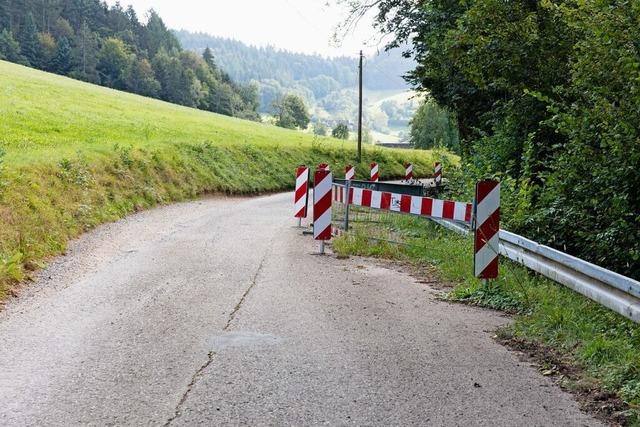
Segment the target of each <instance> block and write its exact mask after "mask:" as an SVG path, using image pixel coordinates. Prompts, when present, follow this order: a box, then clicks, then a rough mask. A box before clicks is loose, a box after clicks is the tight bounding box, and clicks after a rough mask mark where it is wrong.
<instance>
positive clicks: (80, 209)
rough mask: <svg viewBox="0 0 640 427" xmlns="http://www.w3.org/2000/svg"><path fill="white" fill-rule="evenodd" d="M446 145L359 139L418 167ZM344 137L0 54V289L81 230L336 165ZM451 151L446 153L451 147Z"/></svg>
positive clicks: (391, 174) (278, 183)
mask: <svg viewBox="0 0 640 427" xmlns="http://www.w3.org/2000/svg"><path fill="white" fill-rule="evenodd" d="M447 156H448V155H447V154H445V153H438V154H436V153H432V152H426V151H399V150H388V149H382V148H376V147H372V146H368V147H365V150H364V154H363V159H362V163H361V164H360V165H357V166H358V171H359V175H360V176H361V177H364V174H366V173H367V172H368V166H367V165H368V164H369V163H370V162H371V161H373V160H375V161H377V162H378V163H380V165H381V171H382V175H383V178H395V177H400V176H402V175H403V173H404V167H403V163H404V162H405V161H411V162H413V163H414V165H415V168H416V170H417V171H418V172H421V171H422V173H424V174H428V173H430V172H431V171H432V167H433V162H434V161H436V160H449V161H450V160H452V159H443V157H447ZM354 159H355V145H354V143H353V142H349V141H338V140H334V139H331V138H317V137H313V136H311V135H307V134H304V133H302V132H296V131H289V130H285V129H280V128H276V127H273V126H269V125H265V124H260V123H254V122H250V121H244V120H239V119H235V118H230V117H226V116H220V115H216V114H212V113H208V112H204V111H199V110H195V109H191V108H186V107H181V106H177V105H173V104H168V103H165V102H161V101H157V100H153V99H149V98H144V97H140V96H136V95H132V94H128V93H123V92H119V91H114V90H110V89H106V88H103V87H99V86H95V85H91V84H87V83H82V82H79V81H76V80H72V79H68V78H64V77H60V76H57V75H53V74H47V73H43V72H41V71H36V70H33V69H30V68H25V67H22V66H18V65H14V64H10V63H7V62H2V61H0V161H1V164H0V218H1V221H2V226H1V227H0V301H2V299H3V298H4V297H6V295H7V294H8V292H9V290H10V289H11V287H12V286H13V285H15V284H16V283H19V282H20V281H23V280H25V279H28V278H29V275H30V272H32V271H34V270H37V269H40V268H42V267H43V266H44V265H45V264H46V261H47V259H48V258H49V257H51V256H54V255H57V254H61V253H64V251H65V248H66V245H67V244H68V242H69V241H70V239H73V238H75V237H77V236H78V235H79V234H81V233H83V232H84V231H87V230H90V229H91V228H93V227H95V226H97V225H99V224H102V223H105V222H109V221H114V220H117V219H119V218H122V217H123V216H125V215H127V214H129V213H132V212H135V211H139V210H142V209H146V208H149V207H152V206H155V205H158V204H164V203H170V202H174V201H180V200H186V199H192V198H196V197H198V196H200V195H203V194H207V193H224V194H230V195H234V194H258V193H265V192H275V191H285V190H289V189H291V188H292V186H293V183H294V178H293V173H294V168H295V166H297V165H299V164H302V163H304V164H308V165H316V164H319V163H322V162H327V163H329V164H331V165H332V166H333V167H334V169H335V170H342V168H343V166H344V165H345V164H347V163H353V161H354ZM453 161H455V159H453Z"/></svg>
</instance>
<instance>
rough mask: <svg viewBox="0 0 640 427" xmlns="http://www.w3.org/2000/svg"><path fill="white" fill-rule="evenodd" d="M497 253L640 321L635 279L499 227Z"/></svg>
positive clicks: (458, 227) (452, 225)
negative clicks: (498, 250) (498, 248)
mask: <svg viewBox="0 0 640 427" xmlns="http://www.w3.org/2000/svg"><path fill="white" fill-rule="evenodd" d="M432 221H434V222H436V223H438V224H440V225H442V226H443V227H446V228H448V229H450V230H452V231H455V232H458V233H461V234H470V233H471V229H470V228H468V227H466V226H465V225H462V224H460V223H456V222H451V221H446V220H440V219H432ZM500 254H501V255H502V256H505V257H507V258H509V259H510V260H512V261H514V262H516V263H518V264H522V265H524V266H526V267H527V268H529V269H531V270H533V271H535V272H537V273H539V274H542V275H543V276H545V277H548V278H549V279H551V280H553V281H555V282H558V283H560V284H563V285H565V286H566V287H568V288H570V289H573V290H574V291H576V292H578V293H579V294H582V295H584V296H586V297H587V298H590V299H592V300H593V301H596V302H597V303H599V304H601V305H603V306H604V307H607V308H608V309H610V310H613V311H615V312H616V313H618V314H621V315H623V316H625V317H627V318H628V319H631V320H633V321H634V322H636V323H640V282H638V281H637V280H633V279H631V278H629V277H625V276H623V275H621V274H618V273H615V272H613V271H609V270H607V269H604V268H602V267H600V266H597V265H595V264H592V263H590V262H587V261H584V260H582V259H580V258H576V257H574V256H571V255H568V254H565V253H564V252H561V251H558V250H556V249H553V248H550V247H548V246H545V245H541V244H539V243H536V242H534V241H532V240H529V239H527V238H525V237H522V236H518V235H517V234H514V233H511V232H508V231H504V230H501V231H500Z"/></svg>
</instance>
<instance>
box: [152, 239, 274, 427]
mask: <svg viewBox="0 0 640 427" xmlns="http://www.w3.org/2000/svg"><path fill="white" fill-rule="evenodd" d="M270 249H271V246H269V247H268V248H267V250H266V251H265V253H264V256H263V257H262V260H260V264H259V265H258V269H257V270H256V273H255V274H254V275H253V278H252V279H251V283H250V284H249V287H248V288H247V289H246V290H245V291H244V293H243V294H242V297H241V298H240V301H238V303H237V304H236V306H235V307H234V308H233V310H232V311H231V313H230V314H229V317H228V319H227V323H226V324H225V326H224V328H222V331H223V332H226V331H228V330H229V328H230V327H231V323H232V322H233V319H235V317H236V315H237V314H238V312H239V311H240V308H242V304H243V303H244V302H245V300H246V299H247V297H248V296H249V293H250V292H251V290H252V289H253V288H254V287H255V286H256V283H257V282H258V278H259V277H260V273H261V272H262V269H263V268H264V264H265V261H266V260H267V255H268V254H269V252H270ZM215 355H216V353H215V351H210V352H209V353H208V354H207V360H206V361H205V363H204V364H203V365H202V366H200V367H199V368H198V370H197V371H196V372H195V374H193V377H192V378H191V382H190V383H189V385H188V386H187V389H186V390H185V392H184V394H183V395H182V397H181V398H180V401H179V402H178V404H177V405H176V408H175V411H174V413H173V416H172V417H171V418H169V419H168V420H167V422H165V423H164V427H169V426H170V425H171V424H173V422H174V421H175V420H177V419H178V418H180V416H181V415H182V407H183V406H184V404H185V403H186V402H187V399H188V398H189V394H191V391H192V390H193V387H195V385H196V383H197V382H198V379H199V378H200V377H201V376H202V374H203V373H204V371H205V370H206V369H207V368H208V367H209V366H210V365H211V364H212V363H213V358H214V356H215Z"/></svg>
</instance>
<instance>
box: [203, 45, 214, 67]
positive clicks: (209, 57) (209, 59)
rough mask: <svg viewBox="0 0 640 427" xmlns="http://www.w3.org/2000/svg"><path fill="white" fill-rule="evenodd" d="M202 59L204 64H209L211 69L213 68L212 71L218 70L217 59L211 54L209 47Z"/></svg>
mask: <svg viewBox="0 0 640 427" xmlns="http://www.w3.org/2000/svg"><path fill="white" fill-rule="evenodd" d="M202 59H204V62H206V63H207V65H208V66H209V68H211V69H212V70H215V69H216V62H215V59H214V57H213V52H211V49H209V47H207V48H206V49H205V50H204V53H203V54H202Z"/></svg>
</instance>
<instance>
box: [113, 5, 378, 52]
mask: <svg viewBox="0 0 640 427" xmlns="http://www.w3.org/2000/svg"><path fill="white" fill-rule="evenodd" d="M115 2H116V0H108V1H107V3H109V4H114V3H115ZM120 3H121V4H122V5H123V7H126V6H127V5H129V4H132V5H133V7H134V8H135V9H136V12H138V15H139V16H140V19H144V17H145V14H146V11H148V10H149V9H151V8H153V9H155V10H156V11H157V12H158V13H159V14H160V16H161V17H162V19H163V20H164V21H165V23H166V24H167V25H168V26H169V27H170V28H172V29H186V30H190V31H202V32H206V33H209V34H212V35H216V36H224V37H229V38H234V39H237V40H240V41H243V42H245V43H248V44H253V45H273V46H276V47H280V48H283V49H287V50H292V51H296V52H304V53H320V54H322V55H328V56H337V55H347V56H354V55H356V54H357V52H358V51H359V50H360V49H361V48H363V43H365V42H369V44H370V45H371V44H375V43H371V41H372V39H375V32H374V30H373V29H372V28H371V20H370V19H367V20H364V21H362V22H361V24H360V25H359V26H358V29H357V30H356V31H355V32H354V33H352V34H350V35H349V36H348V37H347V38H346V39H345V40H344V41H343V43H342V46H335V44H334V43H332V42H331V36H332V34H333V30H334V28H335V26H336V24H338V23H340V22H341V21H342V20H344V17H345V11H344V10H342V9H341V8H339V7H338V6H336V5H335V3H334V2H333V1H329V3H330V5H328V4H327V3H328V2H327V0H210V1H203V0H121V1H120ZM374 41H375V40H374ZM364 49H365V51H367V52H373V51H375V48H374V47H368V48H367V47H365V48H364Z"/></svg>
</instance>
